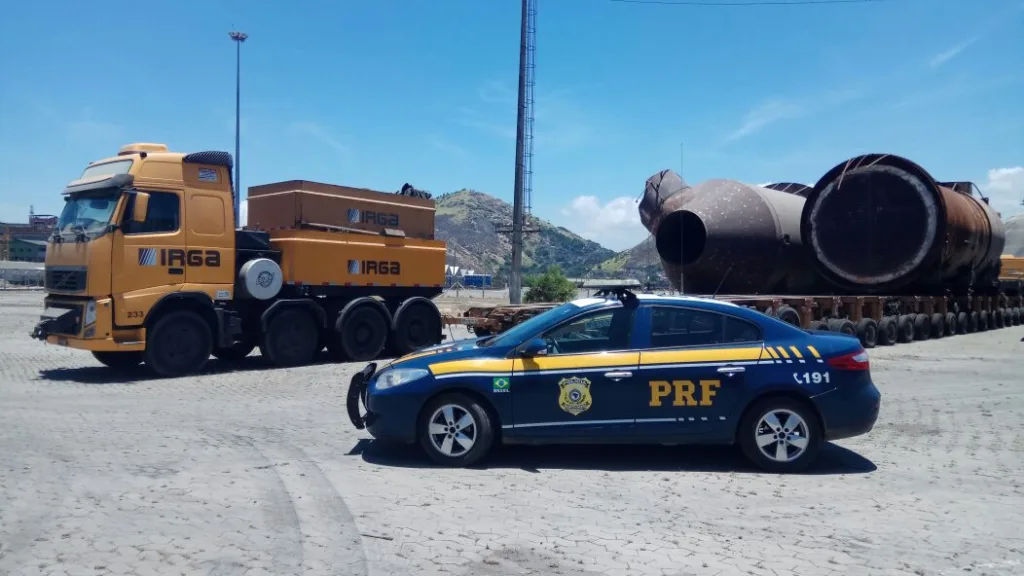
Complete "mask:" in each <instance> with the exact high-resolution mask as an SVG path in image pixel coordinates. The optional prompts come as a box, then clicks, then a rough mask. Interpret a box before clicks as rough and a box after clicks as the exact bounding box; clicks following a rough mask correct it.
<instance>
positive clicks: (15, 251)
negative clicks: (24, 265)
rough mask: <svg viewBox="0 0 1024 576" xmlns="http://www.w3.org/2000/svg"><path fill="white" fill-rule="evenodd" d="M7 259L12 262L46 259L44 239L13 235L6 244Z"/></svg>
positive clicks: (41, 260)
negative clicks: (7, 244) (8, 244)
mask: <svg viewBox="0 0 1024 576" xmlns="http://www.w3.org/2000/svg"><path fill="white" fill-rule="evenodd" d="M7 259H8V260H11V261H14V262H43V261H45V260H46V240H37V239H34V238H23V237H21V236H15V237H13V238H11V243H10V246H8V257H7Z"/></svg>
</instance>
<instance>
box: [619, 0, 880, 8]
mask: <svg viewBox="0 0 1024 576" xmlns="http://www.w3.org/2000/svg"><path fill="white" fill-rule="evenodd" d="M609 1H610V2H619V3H621V4H660V5H663V6H708V7H726V6H805V5H809V4H868V3H872V4H877V3H881V2H898V1H899V0H742V1H739V2H712V1H711V0H609Z"/></svg>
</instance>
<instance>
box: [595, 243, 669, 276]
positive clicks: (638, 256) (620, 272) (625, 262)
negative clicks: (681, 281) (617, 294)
mask: <svg viewBox="0 0 1024 576" xmlns="http://www.w3.org/2000/svg"><path fill="white" fill-rule="evenodd" d="M593 275H594V276H598V277H603V278H634V279H636V280H639V281H640V282H651V283H652V284H655V285H661V284H666V283H667V279H666V278H665V272H664V270H662V269H661V259H660V258H658V252H657V250H656V249H655V247H654V237H653V236H648V237H647V238H646V239H645V240H644V241H643V242H641V243H639V244H637V245H636V246H633V247H632V248H630V249H629V250H623V251H622V252H619V253H618V254H616V255H614V256H612V257H611V258H609V259H607V260H605V261H604V262H602V263H601V264H600V265H598V266H597V268H596V269H595V270H594V274H593Z"/></svg>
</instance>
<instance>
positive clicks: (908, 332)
mask: <svg viewBox="0 0 1024 576" xmlns="http://www.w3.org/2000/svg"><path fill="white" fill-rule="evenodd" d="M896 325H897V328H898V336H897V337H896V341H897V342H899V343H900V344H910V343H911V342H913V341H914V315H913V314H904V315H902V316H900V318H899V320H897V324H896Z"/></svg>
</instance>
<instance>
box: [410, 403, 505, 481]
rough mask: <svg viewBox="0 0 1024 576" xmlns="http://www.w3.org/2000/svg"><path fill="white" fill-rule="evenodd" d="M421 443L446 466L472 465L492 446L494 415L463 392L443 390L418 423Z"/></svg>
mask: <svg viewBox="0 0 1024 576" xmlns="http://www.w3.org/2000/svg"><path fill="white" fill-rule="evenodd" d="M419 440H420V446H421V447H422V448H423V450H424V451H425V452H426V453H427V456H429V457H430V459H431V460H433V461H434V462H437V463H438V464H441V465H443V466H454V467H464V466H472V465H473V464H475V463H476V462H478V461H479V460H480V459H481V458H483V457H484V456H485V455H486V454H487V452H489V451H490V449H491V444H492V443H493V441H494V430H493V428H492V424H491V417H490V415H489V414H488V413H487V409H485V408H484V407H483V406H482V405H481V404H480V403H479V402H477V401H476V400H473V399H472V398H469V397H467V396H465V395H463V394H457V393H452V394H444V395H442V396H439V397H437V398H435V399H434V400H432V401H430V402H429V403H428V404H427V405H426V407H425V408H424V410H423V415H422V417H421V418H420V425H419Z"/></svg>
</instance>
